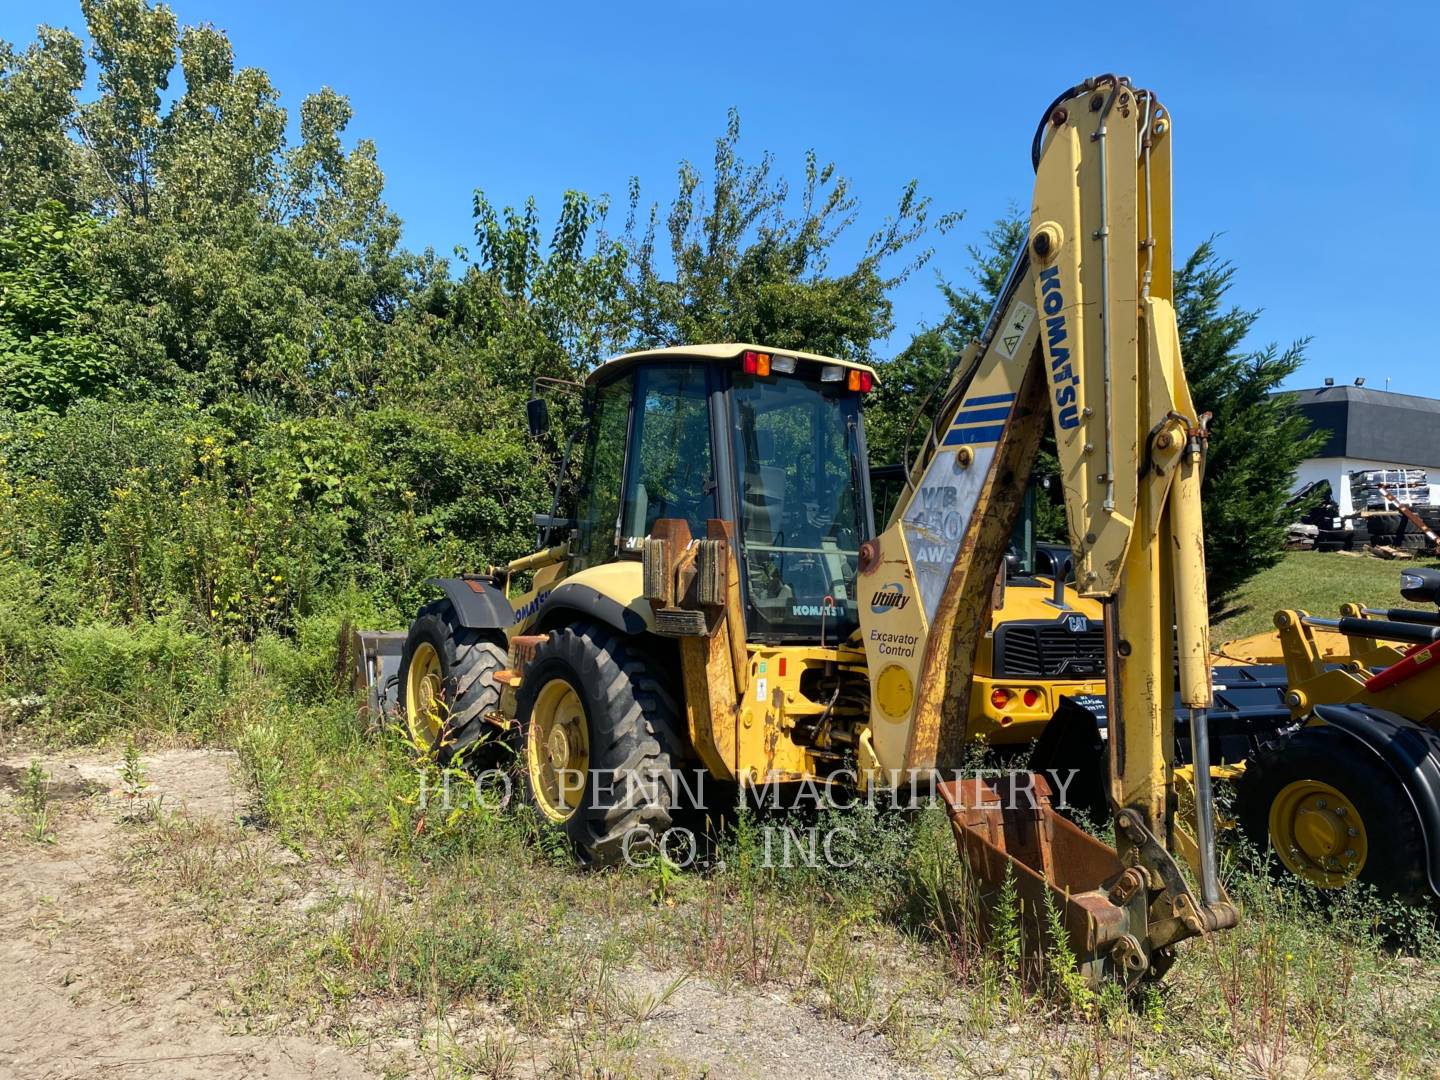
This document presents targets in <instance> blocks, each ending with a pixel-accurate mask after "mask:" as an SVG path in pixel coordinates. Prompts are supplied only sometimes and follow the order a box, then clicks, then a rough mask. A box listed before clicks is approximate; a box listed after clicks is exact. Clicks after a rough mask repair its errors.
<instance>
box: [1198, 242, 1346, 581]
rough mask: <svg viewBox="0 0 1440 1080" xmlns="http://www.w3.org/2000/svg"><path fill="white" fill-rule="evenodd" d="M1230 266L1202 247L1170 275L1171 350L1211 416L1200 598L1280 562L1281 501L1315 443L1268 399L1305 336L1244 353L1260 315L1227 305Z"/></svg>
mask: <svg viewBox="0 0 1440 1080" xmlns="http://www.w3.org/2000/svg"><path fill="white" fill-rule="evenodd" d="M1234 278H1235V267H1234V266H1233V265H1232V264H1231V263H1230V261H1229V260H1228V259H1222V258H1221V257H1220V256H1219V255H1218V254H1216V252H1215V245H1214V241H1213V240H1206V241H1205V242H1204V243H1203V244H1201V245H1200V246H1199V247H1198V248H1196V249H1195V251H1194V253H1193V254H1192V255H1191V256H1190V257H1189V258H1188V259H1187V260H1185V265H1184V266H1182V267H1181V268H1179V269H1178V270H1177V271H1176V273H1175V311H1176V317H1177V321H1178V322H1179V326H1180V352H1181V355H1182V356H1183V357H1184V360H1185V373H1186V375H1187V376H1188V377H1189V380H1190V392H1191V394H1192V396H1193V397H1194V399H1195V403H1196V407H1197V408H1199V409H1201V410H1203V411H1209V412H1211V413H1212V414H1213V418H1212V419H1211V421H1210V451H1209V455H1208V456H1207V458H1206V462H1205V487H1204V493H1205V495H1204V503H1205V507H1204V514H1205V544H1206V548H1205V551H1206V563H1207V566H1208V568H1209V584H1210V599H1211V605H1212V607H1216V608H1218V607H1219V606H1221V605H1222V604H1223V603H1224V602H1225V599H1226V598H1227V597H1228V596H1229V595H1231V594H1232V593H1233V592H1234V590H1235V589H1236V588H1237V587H1238V586H1239V585H1241V584H1242V583H1244V582H1245V581H1248V580H1249V579H1250V578H1252V577H1254V576H1255V575H1256V574H1258V573H1259V572H1260V571H1261V570H1264V569H1266V568H1268V567H1271V566H1274V565H1275V564H1276V563H1277V562H1279V560H1280V556H1281V554H1282V552H1283V545H1284V540H1285V527H1286V526H1287V525H1289V524H1290V521H1291V517H1292V512H1291V511H1290V510H1289V509H1287V508H1286V506H1285V499H1286V497H1287V496H1288V494H1289V492H1290V488H1291V486H1292V485H1293V483H1294V480H1295V470H1296V468H1297V467H1298V466H1299V464H1300V462H1301V461H1302V460H1304V459H1305V458H1307V457H1309V456H1310V455H1311V454H1312V453H1313V452H1314V450H1315V448H1316V446H1317V444H1318V441H1319V439H1320V436H1316V435H1313V434H1311V433H1310V428H1309V425H1308V423H1307V422H1306V420H1305V418H1304V417H1303V416H1301V415H1300V414H1299V412H1298V411H1297V410H1296V409H1295V407H1294V404H1293V403H1292V402H1291V400H1290V398H1289V397H1288V396H1286V395H1284V394H1279V393H1276V391H1277V390H1278V389H1279V388H1280V386H1281V384H1282V383H1284V381H1285V380H1286V379H1287V378H1289V377H1290V376H1291V375H1292V374H1294V373H1295V372H1296V371H1297V370H1298V369H1299V367H1300V365H1301V364H1302V363H1304V362H1305V345H1306V343H1307V341H1308V340H1309V339H1308V338H1302V339H1299V340H1297V341H1295V342H1294V343H1293V344H1292V345H1290V346H1289V348H1285V349H1281V348H1280V347H1279V346H1277V345H1275V344H1273V343H1272V344H1267V345H1265V346H1264V347H1262V348H1260V349H1259V350H1257V351H1253V352H1252V351H1247V350H1246V348H1245V338H1246V337H1247V336H1248V334H1249V332H1250V329H1251V327H1252V326H1254V324H1255V320H1256V319H1258V318H1259V317H1260V312H1259V311H1258V310H1246V309H1244V308H1240V307H1237V306H1235V305H1232V304H1229V303H1228V302H1227V299H1226V297H1227V294H1228V293H1229V291H1230V288H1231V286H1232V285H1233V283H1234Z"/></svg>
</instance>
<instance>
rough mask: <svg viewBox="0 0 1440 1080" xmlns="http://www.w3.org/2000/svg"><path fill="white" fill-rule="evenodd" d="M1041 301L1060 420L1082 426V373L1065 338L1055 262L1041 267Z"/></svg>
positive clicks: (1063, 424)
mask: <svg viewBox="0 0 1440 1080" xmlns="http://www.w3.org/2000/svg"><path fill="white" fill-rule="evenodd" d="M1040 302H1041V306H1042V307H1043V308H1044V309H1045V349H1046V351H1047V352H1048V353H1049V354H1050V381H1051V383H1052V384H1053V387H1054V394H1055V416H1056V421H1055V422H1056V423H1057V424H1058V425H1059V426H1060V428H1061V430H1063V431H1070V430H1071V429H1073V428H1077V427H1079V426H1080V408H1079V405H1078V404H1077V400H1078V398H1079V393H1080V391H1079V386H1080V376H1079V374H1078V373H1077V372H1076V371H1075V370H1074V369H1073V368H1072V367H1071V365H1070V350H1069V348H1068V347H1067V346H1066V344H1065V342H1066V340H1067V339H1068V333H1067V331H1066V327H1065V297H1064V294H1063V293H1061V291H1060V271H1059V270H1058V269H1056V268H1055V267H1053V266H1049V267H1046V268H1045V269H1044V270H1041V271H1040Z"/></svg>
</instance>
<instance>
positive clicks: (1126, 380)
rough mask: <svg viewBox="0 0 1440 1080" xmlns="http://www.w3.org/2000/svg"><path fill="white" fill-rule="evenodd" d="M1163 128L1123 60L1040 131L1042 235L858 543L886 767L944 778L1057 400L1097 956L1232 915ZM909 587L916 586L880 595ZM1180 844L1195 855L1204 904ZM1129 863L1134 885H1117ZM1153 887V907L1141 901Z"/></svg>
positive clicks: (1034, 219)
mask: <svg viewBox="0 0 1440 1080" xmlns="http://www.w3.org/2000/svg"><path fill="white" fill-rule="evenodd" d="M1170 122H1171V121H1170V115H1169V113H1168V112H1167V111H1166V110H1165V109H1164V108H1163V107H1162V106H1161V105H1160V103H1159V102H1158V100H1157V99H1156V98H1155V96H1154V95H1153V94H1152V93H1150V92H1149V91H1144V90H1135V89H1134V88H1132V87H1131V86H1130V84H1129V82H1128V80H1125V79H1122V78H1118V77H1115V76H1102V77H1100V78H1096V79H1091V80H1088V81H1087V82H1085V83H1083V84H1081V85H1079V86H1076V87H1073V88H1071V89H1070V90H1069V91H1067V92H1066V93H1065V94H1062V95H1061V96H1060V97H1059V98H1057V99H1056V101H1055V103H1054V104H1053V105H1052V106H1051V108H1050V110H1049V111H1048V112H1047V114H1046V116H1045V118H1044V120H1043V121H1042V124H1041V130H1040V131H1039V132H1038V133H1037V136H1036V140H1035V165H1036V180H1035V190H1034V201H1033V204H1032V209H1031V219H1030V230H1029V239H1028V243H1027V246H1026V248H1025V250H1024V251H1022V252H1021V254H1020V256H1019V258H1018V259H1017V261H1016V264H1015V266H1014V268H1013V269H1012V272H1011V274H1010V277H1009V280H1008V282H1007V285H1006V287H1005V289H1004V291H1003V292H1002V295H1001V296H1000V298H999V300H998V302H997V304H996V308H995V312H994V314H992V316H991V319H990V323H989V325H988V326H987V327H986V330H985V333H984V334H983V335H982V337H981V338H980V340H979V341H977V342H975V343H974V344H972V345H971V347H970V348H969V350H968V351H967V352H966V354H965V355H964V356H963V357H962V358H961V361H960V364H959V365H958V368H957V374H956V376H955V378H954V380H953V381H952V383H951V386H950V389H949V391H948V392H947V395H946V398H945V400H944V402H942V405H941V410H940V419H939V422H938V423H937V424H936V425H935V427H934V428H933V429H932V431H931V433H930V435H929V436H928V437H927V439H926V441H925V445H924V446H923V447H922V450H921V453H920V455H919V457H918V459H917V460H916V462H915V463H914V466H913V468H912V471H911V490H910V492H909V493H908V496H907V501H906V502H905V504H904V505H903V506H902V508H901V509H900V510H899V511H898V512H897V514H896V516H895V518H894V519H893V521H892V524H891V526H890V527H889V528H888V529H887V530H886V531H885V532H884V533H883V534H882V535H881V536H880V537H878V539H877V540H876V541H875V542H874V544H873V545H872V546H871V547H868V548H867V549H866V550H864V551H862V556H861V571H862V575H863V577H862V592H861V600H862V603H861V631H862V634H863V636H864V643H865V647H866V649H867V659H868V662H869V666H870V670H871V671H872V672H874V673H875V674H874V682H875V693H874V694H873V695H872V697H873V701H872V723H871V738H872V742H873V757H874V760H875V765H876V766H877V767H878V769H879V770H880V771H881V772H882V773H885V772H888V773H890V774H891V775H892V776H896V775H900V774H903V773H904V772H905V771H908V770H925V771H928V770H932V769H938V770H940V771H941V772H942V774H943V772H944V771H945V770H947V769H951V768H955V767H957V766H958V765H959V763H960V762H961V761H962V760H963V759H964V744H965V740H966V731H965V717H966V715H967V704H968V701H967V699H968V695H969V693H970V687H971V673H972V669H973V664H974V656H975V647H976V643H977V640H978V638H979V637H980V635H982V634H983V633H984V632H985V629H986V627H987V626H988V619H987V618H986V612H987V608H988V603H989V598H990V593H991V588H992V585H993V582H994V580H995V577H996V574H997V572H998V570H999V568H1000V567H1001V565H1002V560H1003V557H1004V549H1005V545H1006V542H1007V540H1008V538H1009V536H1010V532H1011V529H1012V528H1013V526H1014V521H1015V518H1016V515H1017V513H1018V512H1019V509H1020V506H1021V501H1022V497H1023V493H1024V490H1025V486H1026V483H1027V481H1028V478H1029V474H1030V472H1031V469H1032V466H1033V461H1034V457H1035V451H1036V448H1037V446H1038V444H1039V441H1040V437H1041V434H1042V433H1043V430H1044V427H1045V423H1046V415H1047V413H1048V415H1049V419H1050V421H1051V423H1052V424H1053V427H1054V430H1055V437H1056V447H1057V450H1058V454H1059V460H1060V471H1061V478H1062V482H1063V486H1064V492H1065V509H1066V518H1067V521H1068V526H1069V533H1070V543H1071V546H1072V548H1073V550H1074V553H1075V565H1076V585H1077V587H1078V589H1079V590H1080V592H1081V593H1083V594H1084V595H1087V596H1091V597H1096V598H1099V599H1101V600H1102V601H1103V603H1104V605H1105V611H1106V618H1105V634H1106V642H1107V683H1108V691H1109V698H1110V707H1109V714H1110V718H1111V719H1110V738H1109V754H1110V794H1111V801H1112V803H1113V805H1114V807H1115V810H1116V815H1117V817H1116V825H1117V828H1116V837H1117V848H1118V855H1117V853H1113V852H1112V853H1111V854H1112V855H1116V857H1117V858H1118V862H1117V863H1116V864H1115V866H1114V867H1113V868H1112V869H1113V871H1114V874H1113V875H1101V877H1104V876H1114V877H1116V878H1117V880H1116V881H1101V880H1097V881H1095V882H1094V883H1093V884H1092V885H1089V886H1084V887H1082V886H1081V884H1080V883H1079V882H1078V881H1076V880H1073V879H1071V880H1067V881H1066V882H1065V883H1064V891H1065V892H1066V893H1067V894H1075V893H1079V892H1083V891H1084V889H1085V888H1091V889H1098V890H1100V892H1101V893H1103V894H1105V895H1106V896H1107V897H1108V899H1107V900H1106V901H1105V903H1106V904H1109V905H1110V906H1112V907H1113V906H1116V905H1117V904H1118V906H1121V907H1124V906H1126V905H1128V906H1129V907H1130V909H1131V910H1130V911H1129V914H1128V915H1127V916H1126V918H1125V920H1124V921H1125V924H1126V925H1125V927H1124V932H1123V934H1121V935H1120V936H1122V937H1124V938H1126V939H1127V940H1126V942H1125V943H1124V944H1123V945H1122V946H1115V947H1114V948H1112V946H1114V942H1115V941H1116V940H1118V938H1113V937H1107V936H1106V935H1107V934H1109V933H1110V932H1111V931H1109V930H1106V929H1105V928H1104V927H1103V926H1098V927H1097V925H1096V924H1097V920H1098V922H1100V923H1103V922H1104V921H1105V918H1108V917H1109V916H1108V915H1106V914H1105V913H1104V912H1098V909H1097V910H1091V911H1089V912H1088V914H1086V915H1085V916H1083V917H1082V916H1080V915H1076V918H1079V919H1081V921H1084V919H1088V920H1089V922H1090V924H1091V931H1092V940H1091V946H1092V947H1093V948H1094V950H1095V951H1096V952H1097V953H1098V954H1100V955H1101V956H1108V955H1110V954H1111V953H1114V955H1113V959H1115V960H1118V961H1120V962H1121V963H1122V964H1123V966H1124V968H1125V969H1126V971H1127V972H1129V973H1130V974H1132V975H1133V974H1135V973H1136V971H1137V969H1139V970H1152V971H1153V970H1156V969H1158V968H1159V967H1161V966H1163V963H1164V957H1165V956H1168V946H1169V945H1170V944H1171V943H1173V942H1174V941H1176V940H1179V939H1180V938H1183V937H1186V936H1190V934H1192V933H1199V932H1203V931H1204V930H1207V929H1214V928H1217V927H1220V926H1225V925H1232V924H1233V922H1234V921H1235V913H1234V909H1233V908H1231V907H1230V905H1229V904H1228V903H1225V902H1224V901H1223V899H1222V896H1221V892H1220V888H1219V885H1218V882H1217V881H1216V878H1215V867H1214V838H1213V826H1212V822H1213V817H1212V816H1211V805H1210V792H1209V783H1208V781H1209V770H1208V767H1207V755H1206V751H1207V750H1208V746H1207V743H1206V739H1205V720H1206V713H1205V710H1206V709H1207V708H1208V707H1209V704H1210V678H1209V665H1208V655H1209V642H1208V610H1207V604H1206V594H1205V558H1204V541H1203V538H1202V534H1201V533H1202V530H1201V518H1200V477H1201V471H1202V467H1203V460H1204V454H1205V447H1206V439H1207V437H1206V432H1205V418H1204V417H1201V416H1198V415H1197V414H1196V412H1195V407H1194V405H1193V403H1192V402H1191V400H1190V392H1189V388H1188V386H1187V384H1186V381H1185V374H1184V370H1183V368H1182V366H1181V362H1180V350H1179V338H1178V334H1177V330H1176V323H1175V313H1174V308H1173V280H1172V270H1171V267H1172V241H1171V191H1170V133H1171V132H1170ZM897 585H898V586H899V588H900V589H901V590H902V591H903V592H905V593H907V594H909V595H910V596H912V598H913V599H914V600H915V602H914V603H909V604H904V605H896V604H894V603H893V602H891V603H889V604H887V605H881V604H880V603H878V602H876V603H874V604H873V605H872V604H867V603H865V602H864V600H865V598H866V597H867V596H868V595H869V592H870V591H878V590H880V589H887V590H888V591H891V592H893V591H895V589H896V587H897ZM867 586H868V588H867ZM1172 625H1173V626H1174V627H1175V628H1176V632H1175V633H1174V635H1173V636H1172V633H1171V629H1170V628H1171V627H1172ZM1177 662H1178V663H1177ZM1176 670H1178V672H1179V690H1180V699H1181V702H1182V704H1183V705H1184V706H1185V707H1186V708H1187V709H1189V710H1190V711H1191V718H1192V731H1195V732H1196V733H1197V734H1198V738H1197V740H1196V745H1195V751H1196V758H1195V763H1196V787H1197V803H1198V804H1199V805H1198V807H1197V817H1198V820H1199V830H1198V831H1199V833H1200V835H1199V838H1198V839H1199V843H1198V846H1197V844H1196V843H1195V841H1193V840H1191V839H1190V838H1188V837H1187V836H1186V835H1185V834H1184V833H1183V831H1182V830H1180V829H1179V828H1178V826H1177V824H1176V823H1175V821H1174V801H1175V800H1174V795H1173V792H1174V786H1173V779H1174V778H1173V752H1172V748H1173V746H1174V724H1173V717H1172V708H1173V705H1172V703H1173V701H1174V692H1175V684H1174V676H1173V674H1172V672H1174V671H1176ZM1045 809H1046V810H1048V804H1047V805H1046V807H1045ZM952 816H954V815H952ZM956 820H957V823H958V822H959V820H960V819H959V818H958V817H957V818H956ZM1046 820H1047V822H1048V820H1049V819H1048V818H1047V819H1046ZM1056 821H1057V822H1058V821H1060V819H1056ZM1060 824H1063V825H1068V824H1069V823H1068V822H1060ZM1060 824H1057V825H1056V826H1055V827H1056V828H1060ZM1046 828H1049V826H1048V825H1047V826H1046ZM1067 835H1068V834H1067ZM1076 842H1077V843H1079V841H1076ZM1012 845H1013V838H1012ZM1082 846H1083V845H1082ZM1002 848H1003V843H1002ZM1167 849H1168V850H1169V851H1179V852H1183V853H1184V854H1185V855H1186V856H1187V858H1189V859H1190V860H1191V862H1192V864H1193V865H1194V866H1195V868H1196V870H1197V872H1198V874H1199V876H1200V877H1201V881H1202V887H1201V895H1202V897H1203V900H1197V898H1195V897H1194V896H1192V895H1191V894H1190V891H1189V888H1188V886H1186V885H1185V883H1184V880H1183V878H1182V876H1181V875H1180V873H1179V870H1178V867H1177V866H1176V865H1175V864H1174V863H1173V861H1172V860H1171V859H1170V856H1169V855H1168V854H1167ZM1087 850H1088V849H1087ZM1076 857H1077V858H1080V859H1082V860H1083V859H1085V858H1088V857H1089V856H1088V855H1086V854H1084V853H1081V854H1079V855H1077V856H1076ZM972 861H973V860H972ZM1097 865H1098V864H1097ZM1132 868H1134V869H1138V871H1139V873H1138V874H1137V875H1132V876H1133V877H1134V881H1132V883H1131V884H1132V885H1133V886H1134V887H1133V888H1132V887H1131V886H1130V885H1123V884H1117V882H1118V881H1119V879H1120V878H1123V877H1124V874H1125V873H1126V872H1128V871H1130V870H1131V869H1132ZM1062 869H1063V868H1062ZM1037 873H1038V874H1039V876H1040V877H1041V878H1043V879H1044V880H1045V882H1046V883H1048V885H1049V887H1051V888H1052V889H1057V888H1058V884H1057V883H1058V881H1059V879H1060V878H1061V877H1063V876H1064V874H1063V873H1061V871H1060V870H1059V869H1057V868H1056V867H1054V866H1051V865H1049V863H1048V862H1047V863H1046V865H1044V866H1041V867H1039V868H1038V870H1037ZM1140 879H1143V887H1142V882H1141V880H1140ZM1125 880H1126V881H1129V880H1131V879H1128V878H1127V879H1125ZM1117 888H1118V889H1119V892H1118V893H1117V892H1115V890H1116V889H1117ZM1127 889H1128V890H1129V895H1124V894H1126V891H1127ZM1137 892H1138V893H1144V894H1145V897H1144V900H1145V902H1144V904H1143V906H1144V907H1145V909H1146V910H1145V912H1144V913H1141V912H1140V910H1139V909H1140V907H1141V906H1142V905H1141V904H1140V903H1139V902H1138V901H1137V902H1134V903H1132V902H1131V897H1132V896H1133V895H1135V894H1136V893H1137ZM1111 894H1113V895H1111ZM1102 906H1103V905H1102ZM1097 912H1098V913H1097ZM1162 923H1164V924H1166V925H1160V924H1162ZM1107 950H1109V952H1107ZM1101 966H1103V965H1101Z"/></svg>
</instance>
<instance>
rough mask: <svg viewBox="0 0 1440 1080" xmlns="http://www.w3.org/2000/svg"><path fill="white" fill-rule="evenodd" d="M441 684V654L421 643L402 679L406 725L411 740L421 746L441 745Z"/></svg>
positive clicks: (442, 693)
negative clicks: (403, 679)
mask: <svg viewBox="0 0 1440 1080" xmlns="http://www.w3.org/2000/svg"><path fill="white" fill-rule="evenodd" d="M444 685H445V680H444V676H443V675H442V674H441V671H440V654H439V653H438V652H436V651H435V646H433V645H431V644H430V643H429V642H428V641H424V642H421V643H420V644H419V645H417V646H415V653H414V655H413V656H411V657H410V671H409V674H408V675H407V676H406V678H405V723H406V725H407V726H408V727H409V729H410V737H411V738H412V739H414V740H415V742H416V743H418V744H419V745H421V746H423V747H427V748H431V747H435V746H438V745H439V743H440V733H441V732H442V731H443V730H444V728H445V721H444V718H443V713H444V709H445V695H444Z"/></svg>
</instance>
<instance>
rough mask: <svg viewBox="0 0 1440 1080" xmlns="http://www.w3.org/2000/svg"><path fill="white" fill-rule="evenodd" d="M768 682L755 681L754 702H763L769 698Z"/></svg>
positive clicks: (764, 680)
mask: <svg viewBox="0 0 1440 1080" xmlns="http://www.w3.org/2000/svg"><path fill="white" fill-rule="evenodd" d="M769 690H770V686H769V681H768V680H766V679H756V680H755V700H756V701H764V700H765V699H766V698H767V697H768V696H769Z"/></svg>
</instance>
